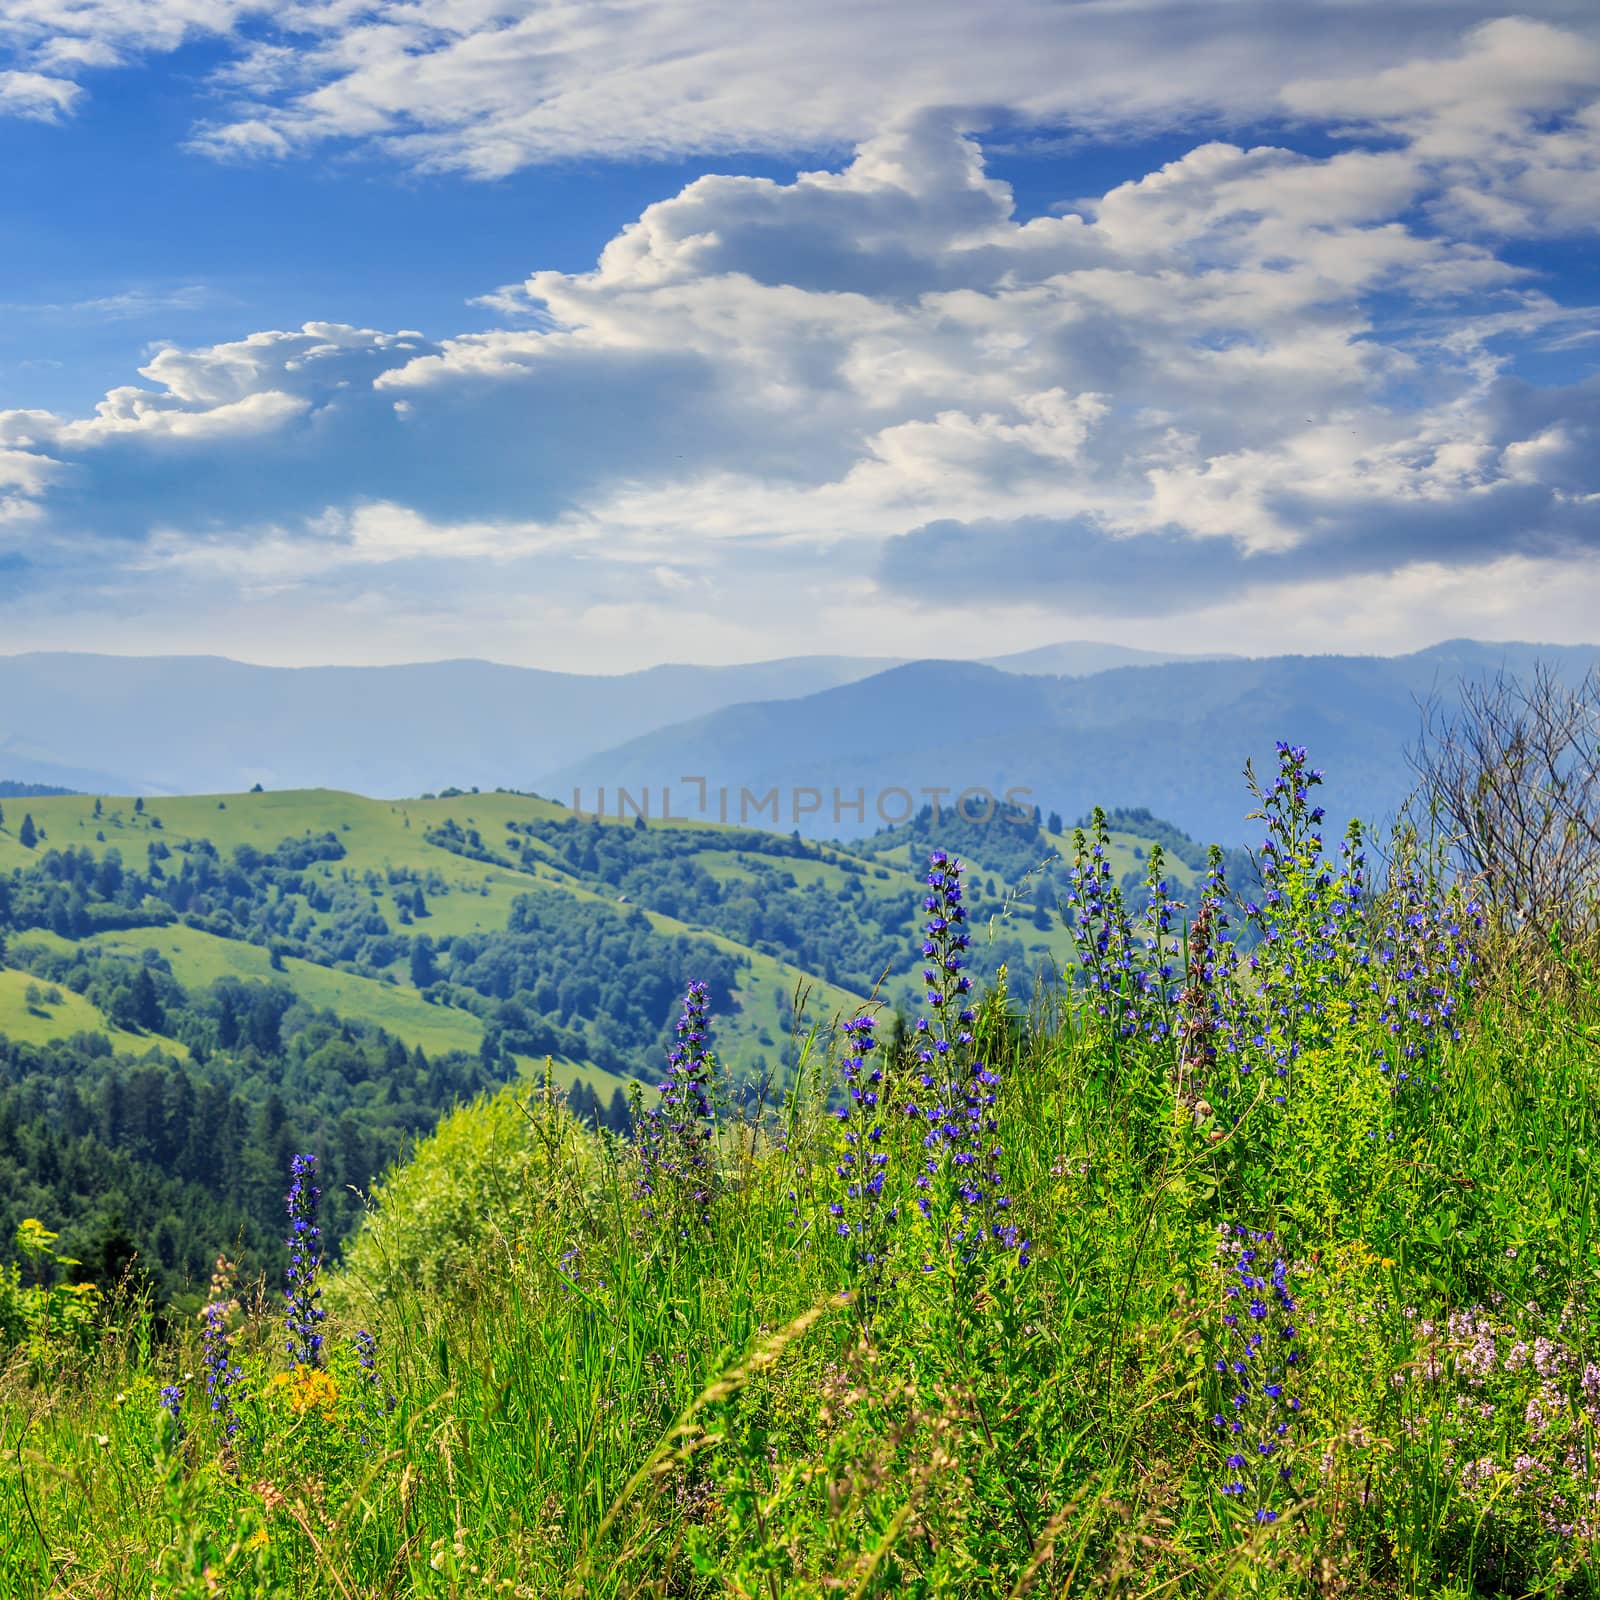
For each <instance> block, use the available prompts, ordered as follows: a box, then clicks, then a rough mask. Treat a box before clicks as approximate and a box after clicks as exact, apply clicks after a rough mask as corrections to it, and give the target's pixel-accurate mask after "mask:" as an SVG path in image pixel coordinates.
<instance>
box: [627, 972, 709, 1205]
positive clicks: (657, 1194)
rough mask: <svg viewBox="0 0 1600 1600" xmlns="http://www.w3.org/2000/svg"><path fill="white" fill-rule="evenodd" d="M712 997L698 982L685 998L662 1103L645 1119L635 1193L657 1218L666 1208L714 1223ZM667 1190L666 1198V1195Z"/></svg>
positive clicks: (660, 1099)
mask: <svg viewBox="0 0 1600 1600" xmlns="http://www.w3.org/2000/svg"><path fill="white" fill-rule="evenodd" d="M710 1009H711V993H710V990H709V989H707V987H706V985H705V984H703V983H700V982H698V981H696V982H693V983H691V984H690V985H689V987H688V990H687V992H686V993H685V995H684V1001H683V1011H682V1013H681V1014H680V1015H679V1017H678V1022H677V1028H676V1038H675V1041H674V1043H673V1046H672V1051H671V1053H670V1054H669V1056H668V1058H667V1075H666V1078H665V1080H664V1081H663V1082H662V1084H661V1090H660V1098H659V1100H658V1102H657V1104H656V1105H655V1106H654V1107H652V1108H651V1110H650V1112H649V1113H648V1114H647V1115H646V1117H645V1118H644V1122H643V1126H642V1127H641V1129H640V1138H639V1141H638V1144H637V1154H638V1160H639V1166H640V1174H639V1179H638V1183H637V1190H638V1194H639V1197H640V1199H641V1200H642V1201H643V1202H644V1213H645V1216H646V1217H647V1218H653V1217H654V1216H655V1215H656V1212H657V1210H658V1208H659V1207H660V1206H662V1205H666V1206H667V1208H668V1209H669V1210H672V1211H673V1212H682V1213H684V1216H683V1218H682V1219H681V1220H689V1219H693V1220H694V1221H696V1222H699V1223H701V1224H704V1223H706V1222H708V1221H709V1220H710V1211H711V1195H712V1189H713V1185H714V1179H715V1172H714V1161H713V1156H714V1152H713V1148H712V1138H713V1134H714V1131H715V1129H714V1123H713V1118H712V1105H711V1072H712V1057H711V1050H710V1046H709V1043H708V1040H709V1037H710V1036H709V1034H708V1032H707V1028H706V1016H707V1013H708V1012H709V1011H710ZM663 1186H665V1187H666V1189H667V1191H668V1192H667V1193H665V1194H663V1193H662V1189H663Z"/></svg>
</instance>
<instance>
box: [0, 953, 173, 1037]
mask: <svg viewBox="0 0 1600 1600" xmlns="http://www.w3.org/2000/svg"><path fill="white" fill-rule="evenodd" d="M80 1033H99V1034H104V1035H105V1037H106V1038H108V1039H109V1040H110V1041H111V1045H112V1048H113V1049H114V1050H116V1051H117V1053H118V1054H119V1055H131V1056H139V1055H143V1054H145V1053H146V1052H147V1051H149V1050H152V1049H157V1050H163V1051H170V1052H171V1053H172V1054H174V1055H176V1056H179V1057H185V1058H186V1057H187V1056H188V1054H189V1052H188V1049H187V1048H186V1047H185V1046H184V1045H182V1044H180V1043H178V1041H177V1040H175V1039H169V1038H167V1037H165V1036H164V1035H161V1034H151V1033H129V1032H127V1031H125V1030H124V1029H122V1028H119V1027H117V1026H116V1025H115V1024H114V1023H113V1022H112V1021H111V1019H110V1018H109V1017H107V1016H106V1014H105V1013H104V1012H103V1011H102V1010H101V1009H100V1008H99V1006H97V1005H95V1004H94V1003H93V1002H92V1001H89V1000H85V999H84V998H83V996H82V995H77V994H74V993H73V992H72V991H71V990H70V989H60V988H58V987H56V986H55V985H54V984H41V983H40V982H39V981H38V980H37V979H36V978H34V977H32V976H31V975H30V974H28V973H26V972H19V971H15V970H0V1034H5V1035H7V1036H9V1037H10V1038H12V1039H14V1040H15V1041H17V1042H18V1043H19V1044H46V1043H48V1042H49V1041H50V1040H52V1039H70V1038H71V1037H72V1036H73V1035H74V1034H80Z"/></svg>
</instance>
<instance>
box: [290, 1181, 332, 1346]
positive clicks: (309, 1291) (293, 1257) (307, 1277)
mask: <svg viewBox="0 0 1600 1600" xmlns="http://www.w3.org/2000/svg"><path fill="white" fill-rule="evenodd" d="M316 1178H317V1158H316V1157H315V1156H298V1155H297V1156H295V1157H294V1159H293V1160H292V1161H291V1162H290V1163H289V1194H288V1210H289V1237H288V1239H287V1240H285V1241H284V1242H285V1245H286V1247H287V1249H288V1251H289V1266H288V1269H287V1272H286V1273H285V1277H286V1278H287V1280H288V1287H287V1288H286V1289H285V1290H284V1300H285V1302H286V1304H287V1306H288V1315H287V1316H286V1317H285V1319H284V1325H285V1327H286V1328H287V1329H288V1332H289V1341H288V1351H289V1364H290V1365H291V1366H296V1367H298V1366H307V1367H314V1366H317V1365H319V1364H320V1362H321V1360H322V1332H321V1323H322V1317H323V1311H322V1290H321V1288H320V1287H318V1284H317V1275H318V1273H319V1272H320V1271H321V1270H322V1229H321V1228H320V1227H319V1226H318V1225H317V1210H318V1207H319V1206H320V1204H321V1201H322V1191H321V1190H320V1189H319V1188H318V1187H317V1183H316Z"/></svg>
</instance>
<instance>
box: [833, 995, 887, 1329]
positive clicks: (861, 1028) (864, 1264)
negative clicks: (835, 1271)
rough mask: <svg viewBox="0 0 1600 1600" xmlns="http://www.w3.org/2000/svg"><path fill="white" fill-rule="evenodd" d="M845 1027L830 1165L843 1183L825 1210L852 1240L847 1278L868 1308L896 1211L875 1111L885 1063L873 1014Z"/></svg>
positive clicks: (879, 1277)
mask: <svg viewBox="0 0 1600 1600" xmlns="http://www.w3.org/2000/svg"><path fill="white" fill-rule="evenodd" d="M843 1033H844V1040H845V1043H844V1050H845V1054H844V1059H843V1061H842V1063H841V1065H840V1075H841V1076H842V1078H843V1080H844V1101H843V1104H842V1105H841V1106H840V1107H839V1109H838V1110H837V1111H836V1112H835V1113H834V1114H835V1115H836V1116H837V1117H838V1119H839V1121H840V1123H841V1124H842V1128H841V1133H840V1139H841V1144H842V1148H841V1150H840V1152H839V1160H838V1163H837V1165H836V1166H835V1167H834V1169H833V1170H834V1173H835V1175H836V1176H837V1177H838V1179H839V1181H840V1183H841V1185H842V1186H843V1187H842V1192H841V1193H840V1195H839V1198H838V1199H836V1200H833V1201H830V1202H829V1205H828V1212H829V1215H830V1216H832V1217H833V1218H834V1219H835V1228H836V1231H837V1232H838V1233H839V1234H840V1236H841V1237H843V1238H847V1239H849V1240H850V1269H851V1270H850V1277H851V1282H852V1284H853V1285H854V1286H855V1287H856V1289H857V1290H858V1291H859V1293H860V1295H861V1302H860V1303H861V1305H862V1306H863V1308H870V1307H871V1305H872V1303H873V1302H874V1301H875V1300H876V1298H877V1291H878V1289H879V1287H880V1286H881V1284H882V1280H883V1252H884V1246H885V1237H884V1236H885V1234H886V1232H887V1230H888V1228H889V1227H890V1226H892V1225H893V1223H894V1221H895V1219H896V1217H897V1216H898V1215H899V1212H898V1209H897V1208H896V1207H895V1206H894V1205H892V1204H890V1203H888V1202H886V1201H885V1199H884V1193H883V1186H884V1179H885V1177H886V1175H887V1169H888V1165H889V1156H888V1152H887V1151H886V1150H885V1149H884V1145H883V1133H884V1130H883V1123H882V1121H881V1119H880V1114H879V1113H880V1104H879V1101H880V1091H881V1088H882V1085H883V1069H882V1067H881V1066H880V1065H879V1063H878V1061H877V1060H876V1055H877V1050H878V1042H877V1039H876V1037H875V1035H874V1024H873V1020H872V1018H871V1017H870V1016H859V1017H852V1018H851V1020H850V1021H849V1022H847V1023H845V1024H844V1028H843Z"/></svg>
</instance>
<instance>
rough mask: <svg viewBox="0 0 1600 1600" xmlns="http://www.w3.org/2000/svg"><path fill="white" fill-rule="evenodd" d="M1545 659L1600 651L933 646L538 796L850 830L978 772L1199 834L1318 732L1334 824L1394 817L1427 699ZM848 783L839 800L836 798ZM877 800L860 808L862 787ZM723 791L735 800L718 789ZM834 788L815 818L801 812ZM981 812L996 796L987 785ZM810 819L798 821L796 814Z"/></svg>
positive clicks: (576, 771)
mask: <svg viewBox="0 0 1600 1600" xmlns="http://www.w3.org/2000/svg"><path fill="white" fill-rule="evenodd" d="M1541 660H1542V661H1547V662H1549V663H1550V664H1551V665H1552V666H1554V667H1555V668H1556V669H1557V670H1558V671H1559V672H1561V673H1562V674H1563V675H1564V676H1573V677H1576V676H1579V675H1581V674H1582V672H1583V671H1585V670H1587V668H1588V667H1590V666H1591V665H1593V664H1595V663H1596V662H1597V661H1600V647H1595V646H1577V647H1554V646H1542V645H1529V644H1480V643H1476V642H1474V641H1472V640H1452V641H1449V642H1448V643H1445V644H1441V645H1436V646H1434V647H1432V648H1430V649H1427V650H1422V651H1419V652H1417V653H1416V654H1413V655H1405V656H1393V657H1379V656H1268V657H1261V658H1258V659H1254V660H1242V659H1224V660H1209V661H1190V662H1182V663H1159V664H1155V665H1147V666H1136V667H1115V668H1112V669H1110V670H1108V671H1103V672H1097V673H1094V674H1092V675H1089V676H1086V677H1077V678H1067V677H1060V676H1055V677H1046V676H1027V675H1018V674H1014V673H1006V672H1002V671H998V670H996V669H995V668H994V667H991V666H985V665H981V664H978V663H974V662H950V661H921V662H912V663H909V664H907V665H904V666H899V667H894V668H891V669H890V670H888V671H885V672H881V673H877V674H875V675H873V676H872V677H870V678H864V679H861V680H858V681H857V682H854V683H850V684H842V685H838V686H835V687H833V688H830V689H826V690H823V691H820V692H819V693H816V694H813V695H808V696H804V697H800V698H796V699H792V700H788V701H785V702H782V703H766V704H747V705H738V706H730V707H726V708H724V709H722V710H720V711H716V712H712V713H709V714H708V715H706V716H703V717H698V718H694V719H691V720H688V721H685V722H683V723H681V724H679V725H678V726H675V727H670V728H663V729H660V730H657V731H656V732H654V733H651V734H647V735H644V736H643V737H641V738H638V739H635V740H631V741H629V742H628V743H626V744H624V745H621V746H619V747H618V748H616V749H614V750H608V751H605V752H603V753H601V754H598V755H594V756H590V757H587V758H586V759H585V760H583V761H581V762H577V763H573V764H570V765H568V766H566V767H563V768H561V769H558V770H556V771H554V772H551V773H549V774H547V775H545V776H544V778H543V779H542V780H541V784H540V792H541V793H545V794H549V795H552V796H554V797H556V798H559V799H562V800H566V801H568V802H569V803H571V802H572V801H573V800H574V799H576V800H577V801H578V803H579V804H580V805H581V806H582V807H583V808H584V809H595V808H596V807H597V806H600V805H601V804H602V801H601V799H600V795H599V790H600V788H601V786H604V787H605V788H606V790H607V793H606V796H605V799H604V801H603V806H604V808H605V809H606V810H607V811H608V813H609V812H614V811H615V809H616V807H617V804H618V790H619V788H621V789H625V790H627V792H628V795H629V797H630V798H636V797H638V796H640V795H642V794H643V793H644V792H645V791H646V790H650V791H651V792H652V793H653V794H654V795H656V796H659V791H660V789H661V788H662V787H663V786H666V787H668V788H669V789H671V790H672V797H673V806H674V810H675V811H676V812H678V813H679V814H683V813H684V811H685V808H687V814H689V815H698V814H702V813H700V812H697V811H696V810H695V809H694V804H693V803H694V802H696V801H697V800H698V799H699V795H700V792H701V786H700V785H698V784H697V785H694V786H686V785H684V784H683V783H682V782H681V781H678V780H680V779H681V777H682V776H684V775H693V776H695V777H697V778H700V779H703V780H704V792H705V794H706V796H707V799H706V801H705V808H706V809H705V811H704V813H703V814H705V815H707V816H708V817H710V818H711V819H712V820H721V817H722V812H723V810H724V809H727V810H728V812H729V815H728V818H727V820H730V821H733V820H759V818H758V816H757V812H756V808H757V806H758V805H759V804H760V803H761V802H764V801H765V802H768V803H769V804H770V796H771V791H772V790H774V789H776V790H777V791H778V796H777V804H778V809H779V812H780V816H779V819H778V825H779V826H782V827H789V826H798V827H799V828H800V830H801V831H802V832H803V833H809V834H812V835H819V836H829V835H835V836H838V837H851V836H853V835H855V834H858V833H861V832H866V831H870V830H871V829H872V828H874V827H877V826H881V825H882V823H883V822H886V821H890V822H892V821H894V820H896V819H897V817H896V814H897V813H898V812H899V811H900V810H902V809H903V808H904V806H905V805H906V804H907V798H906V797H907V796H909V797H910V799H911V802H912V803H915V804H917V805H921V804H923V803H925V802H926V801H927V800H928V799H929V797H930V791H935V790H943V791H945V799H944V801H943V803H945V804H950V803H952V800H953V798H954V797H956V796H958V794H959V791H961V790H962V789H964V788H967V787H969V786H983V787H984V788H986V789H987V790H988V791H990V792H991V793H993V794H995V795H1004V794H1005V793H1006V792H1007V791H1020V792H1021V794H1024V795H1025V796H1026V802H1027V803H1035V804H1038V805H1040V806H1042V807H1043V808H1044V809H1045V810H1046V811H1047V812H1048V811H1051V810H1056V811H1060V812H1061V813H1062V814H1063V816H1064V817H1066V818H1067V819H1068V820H1070V819H1071V818H1073V817H1074V816H1077V815H1080V814H1082V813H1084V812H1086V811H1088V810H1089V809H1090V808H1091V807H1093V806H1094V805H1097V804H1104V805H1106V806H1108V807H1109V806H1118V805H1121V806H1148V807H1149V808H1150V809H1151V810H1153V811H1154V812H1155V813H1156V814H1157V815H1158V816H1165V817H1171V818H1174V819H1175V820H1176V821H1177V822H1178V823H1179V824H1180V825H1181V826H1182V827H1183V828H1185V829H1186V830H1187V831H1188V832H1190V833H1191V834H1193V835H1194V836H1195V837H1197V838H1200V839H1204V840H1213V839H1214V840H1217V841H1218V842H1220V843H1223V844H1238V843H1244V842H1248V841H1250V840H1253V839H1254V838H1255V837H1256V835H1257V833H1258V832H1259V829H1258V828H1257V827H1256V825H1254V824H1248V823H1247V822H1246V820H1245V814H1246V812H1247V811H1248V810H1249V802H1248V798H1247V793H1246V789H1245V786H1244V783H1243V781H1242V769H1243V766H1244V762H1245V759H1246V758H1247V757H1250V758H1252V759H1253V760H1254V762H1255V764H1256V769H1257V771H1258V772H1265V773H1267V774H1269V775H1270V773H1271V770H1272V768H1273V764H1274V744H1275V741H1276V740H1278V739H1288V740H1290V741H1292V742H1295V743H1299V744H1305V745H1307V746H1309V747H1310V749H1311V751H1312V757H1313V761H1314V762H1315V764H1317V765H1318V766H1321V767H1323V768H1324V769H1325V770H1326V772H1327V774H1328V777H1327V782H1326V785H1325V793H1324V803H1325V804H1326V807H1327V810H1328V813H1329V823H1330V827H1342V826H1343V824H1344V823H1345V821H1346V820H1347V819H1348V818H1349V817H1350V816H1351V815H1355V814H1358V815H1360V816H1362V817H1363V818H1364V819H1366V820H1368V821H1372V822H1377V823H1380V824H1382V823H1384V822H1386V821H1387V820H1388V819H1389V818H1391V817H1392V816H1393V815H1394V813H1395V812H1396V811H1397V809H1398V808H1399V807H1400V805H1401V804H1402V803H1403V802H1404V800H1405V799H1406V796H1407V795H1408V793H1409V792H1410V789H1411V787H1412V782H1413V777H1412V772H1411V769H1410V766H1409V764H1408V761H1407V755H1406V752H1407V749H1408V747H1411V746H1414V745H1415V742H1416V739H1417V735H1418V732H1419V729H1420V726H1421V719H1422V709H1421V708H1422V706H1423V705H1424V704H1425V703H1426V702H1427V701H1428V700H1429V699H1430V698H1432V697H1438V698H1440V699H1441V700H1443V701H1452V700H1453V699H1454V697H1455V694H1456V691H1457V687H1458V685H1459V683H1460V682H1461V680H1462V679H1464V678H1467V679H1472V678H1483V677H1485V676H1488V675H1490V674H1492V673H1494V672H1496V671H1498V670H1501V669H1502V668H1503V669H1505V670H1508V671H1510V672H1513V673H1517V672H1526V671H1528V670H1529V669H1530V668H1531V667H1532V666H1533V664H1534V663H1535V662H1536V661H1541ZM835 790H838V791H840V796H841V799H842V800H843V801H844V805H842V806H836V805H835V801H834V793H835ZM858 791H862V792H864V795H865V798H866V801H867V804H866V808H865V810H866V814H865V818H864V819H862V818H861V817H860V815H859V813H858V812H857V811H856V809H855V807H854V805H853V804H852V802H853V801H854V800H855V798H856V796H857V793H858ZM724 792H726V795H727V800H726V801H724V800H723V794H724ZM817 795H820V797H821V800H820V805H819V806H818V810H817V812H815V813H812V812H809V811H806V810H805V808H807V807H809V806H810V805H811V804H812V802H813V797H814V796H817ZM967 804H968V806H969V808H970V809H972V810H974V811H978V810H981V808H982V806H983V804H984V801H983V800H982V798H981V797H978V796H974V797H973V798H971V799H970V800H969V801H968V802H967ZM802 811H803V812H804V813H805V814H802V815H799V816H797V815H796V813H797V812H802Z"/></svg>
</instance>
